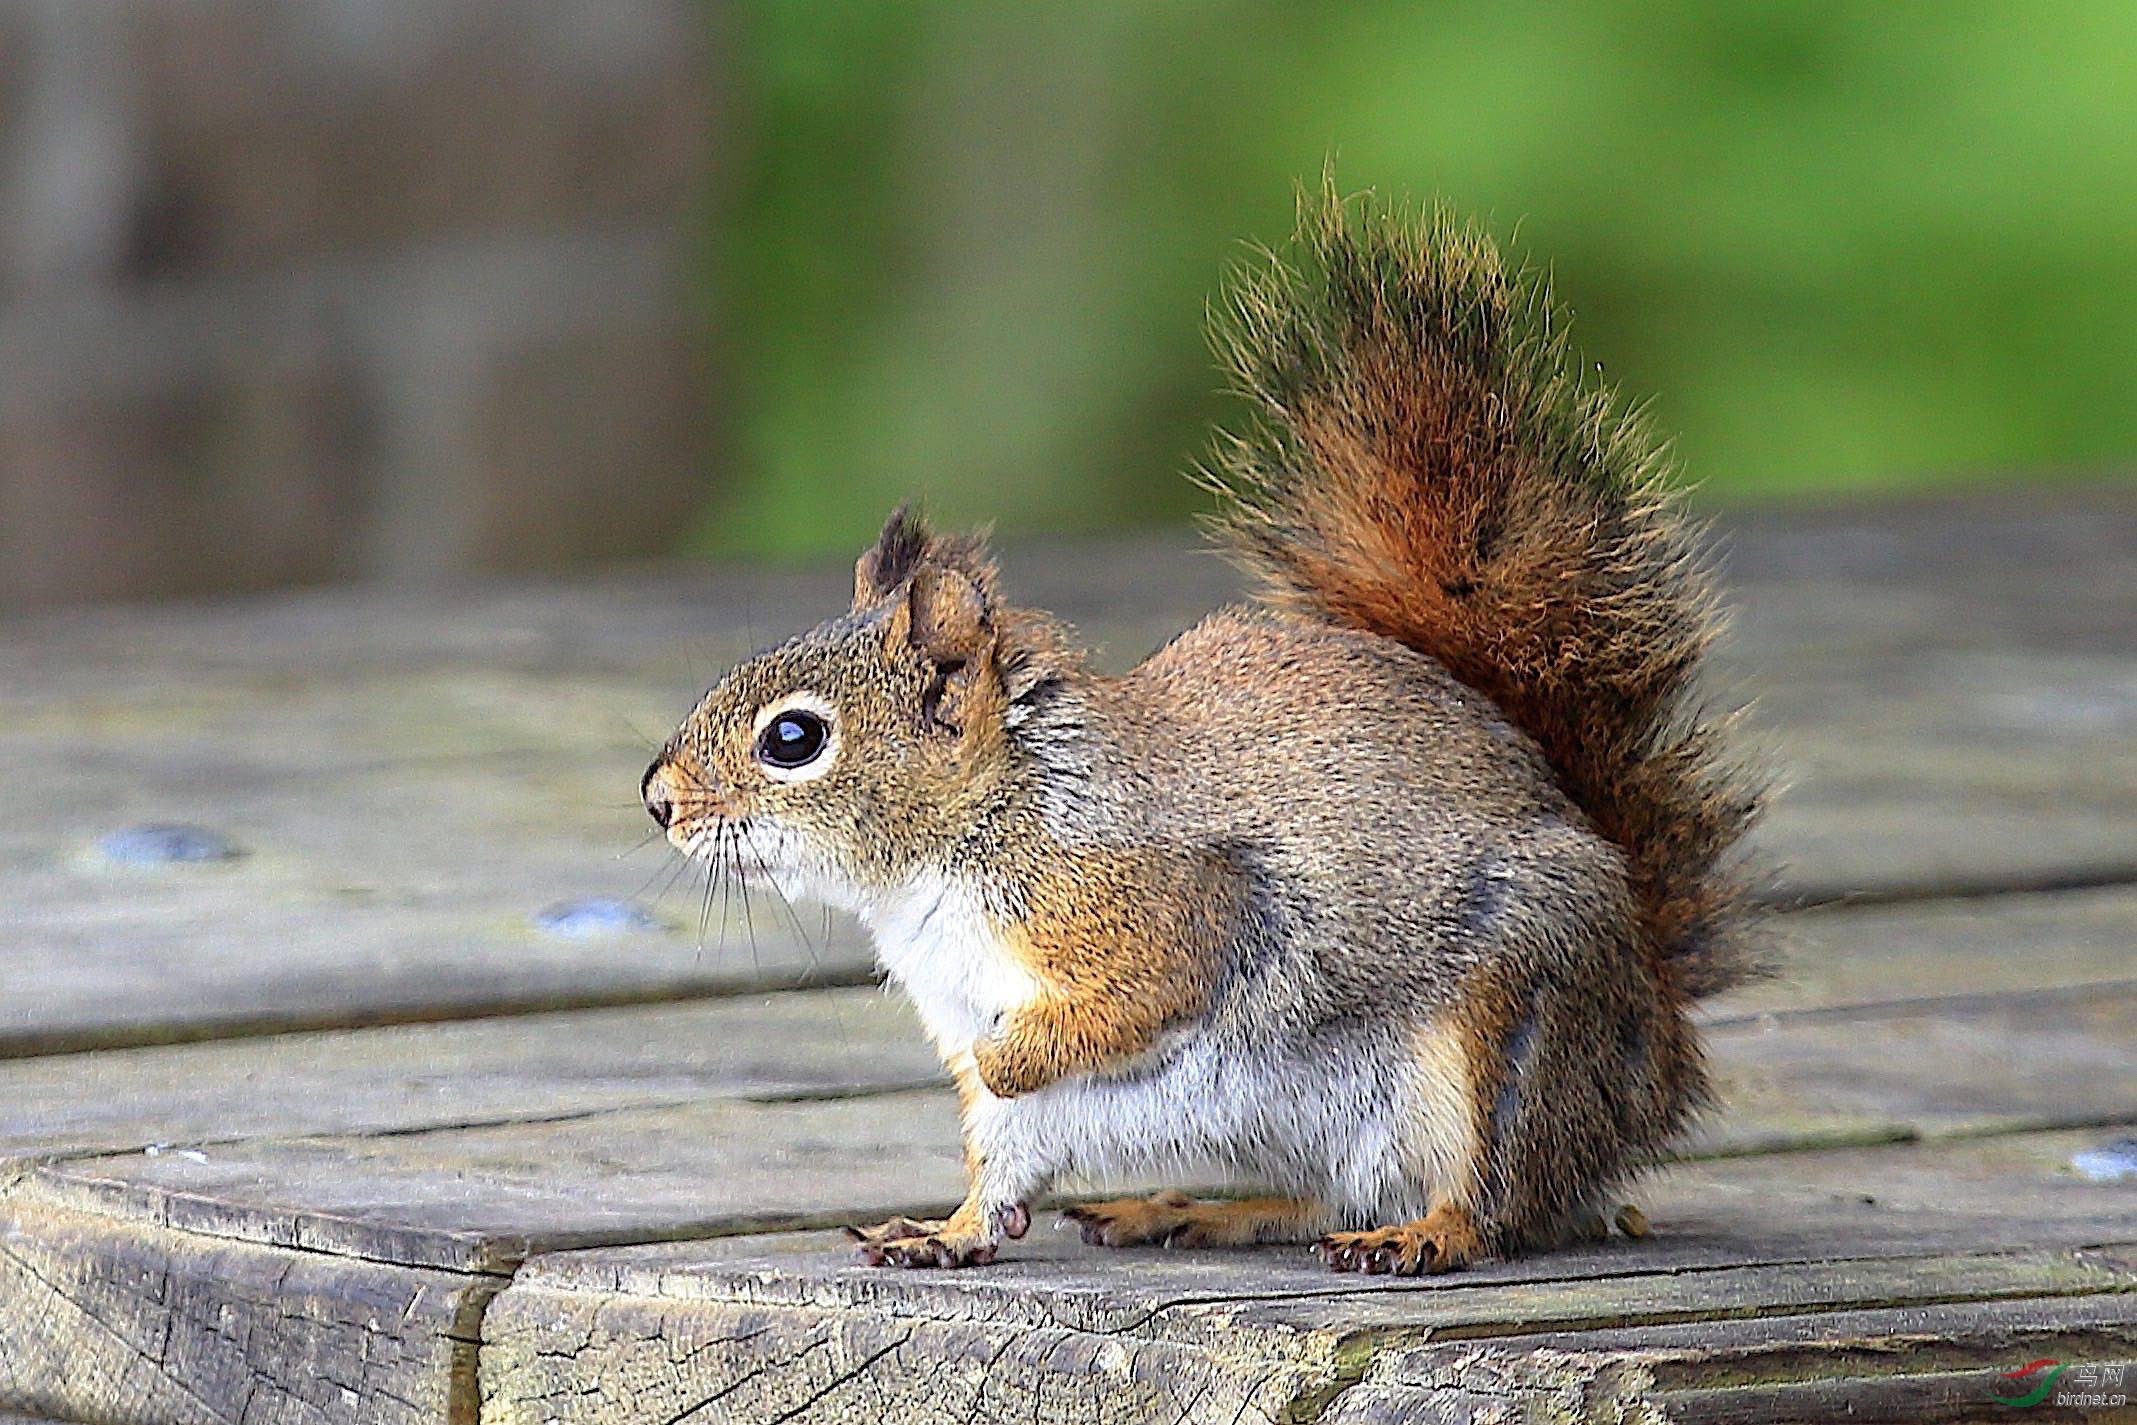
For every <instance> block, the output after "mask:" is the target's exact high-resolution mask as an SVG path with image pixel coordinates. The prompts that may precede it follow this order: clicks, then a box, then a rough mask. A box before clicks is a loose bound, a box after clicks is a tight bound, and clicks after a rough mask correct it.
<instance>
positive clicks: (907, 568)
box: [853, 504, 934, 612]
mask: <svg viewBox="0 0 2137 1425" xmlns="http://www.w3.org/2000/svg"><path fill="white" fill-rule="evenodd" d="M933 543H934V536H933V535H931V534H929V533H928V527H927V521H925V520H923V519H922V518H921V517H920V516H919V515H918V514H917V513H915V512H914V510H913V507H912V506H911V505H910V504H904V505H900V506H898V508H897V509H895V510H893V511H891V515H890V518H889V519H887V520H885V521H884V522H883V532H882V533H881V534H879V535H877V536H876V542H875V544H874V546H873V547H872V548H870V549H869V551H868V552H867V553H866V554H863V555H862V556H861V557H860V560H859V561H858V562H857V563H855V565H854V566H853V607H854V610H855V611H856V612H858V611H860V610H862V609H865V608H868V607H870V606H872V605H874V604H876V603H879V602H881V601H882V600H883V599H884V598H885V597H886V596H887V595H889V593H890V592H891V591H892V590H893V589H895V588H897V587H898V586H899V585H900V584H903V583H904V582H905V581H906V580H908V579H910V578H912V577H913V574H914V572H915V571H916V570H918V569H919V568H920V564H921V561H922V560H924V559H925V558H926V557H927V553H928V546H929V545H931V544H933Z"/></svg>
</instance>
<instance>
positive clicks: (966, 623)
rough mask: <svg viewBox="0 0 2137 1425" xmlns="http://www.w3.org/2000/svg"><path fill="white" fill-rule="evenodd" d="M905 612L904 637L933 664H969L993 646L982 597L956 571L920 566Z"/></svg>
mask: <svg viewBox="0 0 2137 1425" xmlns="http://www.w3.org/2000/svg"><path fill="white" fill-rule="evenodd" d="M906 609H907V624H906V637H907V638H909V639H910V640H911V641H912V645H913V647H915V648H917V649H919V650H920V651H921V652H922V653H923V654H925V655H927V657H928V658H930V659H932V660H933V661H935V662H937V663H943V664H954V663H971V662H973V661H974V660H976V659H978V658H979V657H980V656H981V655H982V654H984V653H986V651H987V649H988V647H989V646H990V645H992V644H993V642H994V618H993V615H992V614H990V613H989V612H988V609H987V598H986V595H985V594H984V593H983V592H982V591H981V590H980V587H979V586H978V585H977V584H975V583H973V582H972V581H971V580H970V579H969V578H967V577H965V575H964V574H963V573H962V572H961V571H959V570H956V569H951V568H948V567H945V566H943V565H940V564H923V565H921V566H920V569H919V572H917V573H916V574H914V575H913V582H912V587H911V590H910V591H909V592H908V594H907V595H906Z"/></svg>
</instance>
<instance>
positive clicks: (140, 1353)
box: [0, 1198, 501, 1425]
mask: <svg viewBox="0 0 2137 1425" xmlns="http://www.w3.org/2000/svg"><path fill="white" fill-rule="evenodd" d="M500 1284H501V1282H500V1280H499V1279H496V1278H486V1277H475V1276H467V1275H461V1274H454V1273H444V1272H426V1271H419V1270H411V1269H409V1268H406V1267H399V1266H388V1265H383V1264H380V1263H375V1262H364V1261H357V1260H352V1259H349V1258H342V1257H333V1256H327V1255H323V1254H317V1253H304V1252H291V1251H280V1250H276V1249H272V1248H266V1247H261V1246H257V1245H254V1244H251V1243H245V1242H238V1241H234V1240H230V1239H227V1238H218V1237H212V1236H203V1235H198V1234H194V1233H188V1232H176V1231H171V1230H169V1229H166V1228H163V1227H160V1226H157V1225H156V1224H153V1223H148V1222H140V1221H125V1220H120V1219H113V1218H108V1217H98V1216H92V1215H84V1214H78V1213H70V1212H66V1211H64V1210H60V1209H55V1208H52V1207H50V1206H45V1205H39V1204H35V1203H29V1202H24V1201H21V1200H19V1199H14V1198H7V1199H0V1405H4V1406H7V1407H11V1408H15V1409H22V1410H30V1411H37V1412H44V1413H48V1414H53V1415H59V1416H64V1417H69V1418H74V1419H80V1420H88V1421H95V1422H97V1425H227V1422H230V1421H234V1420H244V1421H246V1422H248V1425H250V1423H251V1422H258V1425H281V1423H282V1422H289V1425H297V1422H306V1425H317V1422H319V1421H322V1420H331V1421H351V1422H355V1421H363V1422H378V1425H401V1422H405V1423H406V1425H440V1422H444V1421H449V1420H467V1419H469V1418H471V1416H472V1413H473V1385H474V1366H475V1361H474V1344H475V1341H476V1339H477V1329H478V1323H479V1321H480V1317H481V1311H482V1308H483V1306H484V1305H485V1304H486V1303H487V1301H488V1300H489V1298H490V1296H491V1295H492V1294H493V1293H494V1292H495V1290H496V1289H497V1287H498V1286H499V1285H500Z"/></svg>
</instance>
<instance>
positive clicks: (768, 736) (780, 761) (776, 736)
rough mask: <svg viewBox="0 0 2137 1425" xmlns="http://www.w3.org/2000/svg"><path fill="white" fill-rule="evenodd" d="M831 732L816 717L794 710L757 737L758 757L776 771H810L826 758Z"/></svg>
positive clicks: (779, 716)
mask: <svg viewBox="0 0 2137 1425" xmlns="http://www.w3.org/2000/svg"><path fill="white" fill-rule="evenodd" d="M830 740H831V729H830V728H828V727H826V726H825V725H824V720H823V719H822V718H820V717H818V716H817V715H816V714H815V713H813V712H809V711H807V710H805V709H802V708H793V709H791V710H789V711H787V712H783V713H781V714H779V715H778V716H777V717H775V718H773V719H772V720H771V721H770V722H768V723H766V724H765V725H764V731H762V732H760V733H758V734H757V756H758V758H759V759H760V760H762V761H764V762H766V763H768V764H770V765H771V766H774V767H784V768H788V769H792V768H795V767H806V766H808V765H809V764H810V763H811V762H814V761H815V760H816V759H817V758H819V757H821V756H823V754H824V746H825V744H827V743H828V742H830Z"/></svg>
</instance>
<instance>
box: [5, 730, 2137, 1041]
mask: <svg viewBox="0 0 2137 1425" xmlns="http://www.w3.org/2000/svg"><path fill="white" fill-rule="evenodd" d="M561 720H562V721H566V722H569V721H571V719H570V718H569V717H564V718H562V719H561ZM1938 735H1941V734H1938ZM1922 737H1923V743H1922V745H1924V746H1933V747H1942V746H1948V745H1950V744H1949V743H1939V742H1937V741H1936V737H1935V736H1933V735H1932V733H1930V732H1925V733H1923V734H1922ZM2122 740H2123V742H2124V743H2125V744H2126V745H2128V746H2132V747H2137V738H2128V737H2125V738H2123V739H2122ZM4 741H5V739H4V737H0V743H4ZM1840 741H1842V742H1844V741H1845V739H1840ZM1862 741H1863V745H1862V746H1861V747H1859V748H1856V749H1855V750H1854V751H1852V752H1850V753H1849V754H1848V755H1849V756H1852V757H1855V758H1856V759H1858V762H1859V763H1860V764H1861V768H1862V772H1861V776H1862V778H1865V779H1867V778H1870V777H1872V776H1873V775H1874V777H1875V778H1876V779H1879V785H1878V786H1877V787H1875V788H1873V789H1872V790H1871V791H1868V792H1865V794H1864V799H1855V798H1854V794H1853V793H1852V792H1847V791H1845V790H1844V788H1845V787H1846V786H1847V785H1849V779H1850V778H1852V777H1854V776H1855V774H1853V773H1849V774H1847V775H1845V776H1841V775H1838V774H1836V776H1835V778H1834V779H1833V780H1832V781H1831V783H1830V785H1831V786H1832V787H1834V788H1841V789H1843V790H1837V791H1834V792H1832V793H1831V794H1830V795H1829V794H1828V793H1827V792H1825V791H1821V790H1820V789H1819V788H1818V787H1817V786H1815V785H1808V786H1805V787H1802V788H1799V789H1798V793H1797V796H1796V799H1795V800H1794V801H1792V802H1784V803H1783V805H1782V808H1781V809H1780V811H1778V812H1777V814H1776V819H1775V826H1776V842H1775V845H1776V849H1777V850H1778V851H1779V852H1780V853H1781V854H1783V855H1788V856H1792V857H1793V859H1794V861H1795V863H1796V872H1795V874H1796V881H1795V884H1796V886H1797V889H1798V890H1799V891H1808V892H1809V893H1811V894H1814V895H1834V894H1840V893H1842V892H1845V891H1847V890H1848V889H1850V888H1858V889H1859V888H1868V889H1872V890H1882V891H1887V892H1889V891H1892V890H1895V889H1898V888H1902V887H1905V886H1907V885H1910V884H1913V885H1920V886H1952V885H1960V886H1965V885H1973V884H1981V883H1985V882H1986V883H1996V882H1999V881H2001V882H2014V881H2015V882H2019V883H2023V882H2025V881H2027V880H2028V879H2029V878H2030V879H2041V878H2047V879H2051V880H2052V879H2056V878H2059V877H2060V878H2070V877H2076V878H2078V879H2084V878H2087V877H2112V876H2114V875H2117V874H2119V871H2118V868H2121V867H2123V866H2124V863H2125V862H2128V863H2130V864H2133V865H2137V766H2133V767H2132V768H2131V769H2130V771H2129V775H2128V777H2127V779H2126V781H2127V784H2126V785H2125V784H2124V782H2123V781H2118V780H2117V778H2118V777H2120V776H2121V775H2122V774H2120V773H2115V772H2114V771H2113V770H2112V766H2111V761H2110V759H2109V758H2108V757H2107V755H2106V754H2105V753H2104V752H2102V751H2101V750H2100V748H2098V747H2097V746H2094V745H2093V743H2092V742H2091V741H2088V742H2087V743H2085V744H2084V745H2083V746H2074V747H2071V748H2067V749H2065V754H2067V757H2068V760H2069V766H2068V768H2067V769H2066V770H2064V771H2062V772H2058V773H2055V774H2054V775H2055V776H2060V777H2062V778H2063V780H2064V781H2066V782H2070V783H2072V785H2071V786H2069V787H2066V788H2063V789H2061V790H2060V791H2057V790H2055V789H2054V788H2052V787H2050V789H2049V790H2044V791H2037V792H2036V791H2027V790H2025V786H2024V785H2020V786H2018V787H2016V788H2015V789H2014V788H1999V787H1997V786H1992V785H1988V784H1986V782H1984V780H1983V779H1984V778H1985V777H1986V776H1987V774H1985V773H1981V774H1977V773H1975V772H1972V771H1968V770H1967V767H1968V766H1970V765H1972V764H1974V763H1978V764H1981V765H1985V766H1993V765H1996V764H1997V763H1998V762H1999V760H2000V759H2002V757H2003V754H2002V753H2000V752H1993V753H1992V752H1990V751H1983V750H1981V749H1979V748H1976V749H1974V752H1973V756H1972V757H1971V758H1969V757H1968V756H1966V755H1964V754H1966V753H1967V751H1968V748H1967V745H1966V744H1965V743H1964V742H1963V741H1962V742H1961V743H1960V744H1958V751H1957V752H1956V753H1950V754H1947V753H1944V752H1939V753H1937V754H1936V756H1938V757H1939V758H1945V759H1947V760H1949V761H1951V762H1952V763H1953V766H1951V767H1945V768H1939V769H1922V768H1920V767H1919V766H1918V765H1917V764H1919V763H1920V762H1921V761H1922V758H1923V756H1925V755H1927V754H1917V753H1915V752H1911V751H1909V750H1908V747H1907V746H1906V745H1902V744H1900V743H1891V744H1885V743H1879V742H1877V741H1876V740H1875V739H1874V738H1867V737H1866V738H1864V739H1862ZM248 755H249V754H248ZM636 757H637V754H635V753H633V754H631V755H630V756H629V757H624V756H621V755H620V754H613V753H588V752H572V753H570V754H568V755H567V754H566V753H563V752H558V753H555V754H554V755H545V754H540V753H533V754H528V755H526V756H523V757H519V758H515V759H506V760H503V761H467V762H455V761H448V762H445V763H442V764H438V765H433V766H426V767H424V768H422V769H420V770H419V771H418V770H414V769H410V768H407V767H399V768H392V769H382V768H372V769H370V770H367V771H363V772H360V773H351V774H347V775H346V776H340V777H326V778H323V779H314V780H306V779H303V778H299V777H294V776H283V775H281V774H275V775H269V776H266V777H264V779H262V780H259V781H256V782H251V783H246V782H243V781H242V780H233V779H232V778H231V777H229V776H225V775H223V774H221V773H216V774H213V775H210V774H208V773H204V772H198V769H196V771H195V772H182V771H177V770H167V771H165V772H159V773H157V774H156V775H154V776H148V775H146V774H145V773H143V772H142V769H141V768H140V767H138V766H129V765H128V764H127V762H126V759H124V758H121V757H116V756H114V757H113V758H112V759H111V761H110V762H109V764H108V765H105V764H98V763H93V759H92V764H93V765H98V766H103V770H101V771H98V772H95V773H94V774H90V773H88V772H83V773H81V774H80V775H79V776H76V775H75V774H71V773H69V774H63V773H62V772H60V771H57V770H54V769H53V768H52V767H49V766H45V767H40V768H29V769H25V768H22V767H20V766H19V765H17V766H14V767H8V766H6V765H5V764H6V761H7V759H6V757H5V756H4V755H0V771H7V772H10V773H11V774H13V775H14V777H15V779H16V780H17V781H18V782H20V783H23V784H26V785H28V786H29V787H30V788H32V789H33V790H34V791H36V793H37V795H36V796H35V797H34V799H33V800H32V801H31V802H30V803H29V805H31V806H33V807H35V808H42V809H43V810H35V811H31V812H28V813H26V814H25V815H23V816H18V817H15V818H13V819H12V821H13V825H12V826H11V827H10V829H8V830H7V831H6V832H5V833H0V843H6V845H0V862H8V860H9V858H10V857H11V858H12V861H11V862H10V863H9V864H6V865H5V866H4V869H5V871H6V874H7V875H8V878H9V881H10V886H11V890H12V891H13V892H14V894H12V895H11V896H10V897H9V898H8V900H7V901H6V903H5V904H4V905H0V957H4V961H5V963H6V965H7V969H8V977H9V984H10V991H11V992H10V994H9V996H8V998H7V1001H6V1003H5V1004H0V1054H7V1053H18V1054H19V1053H31V1052H54V1051H59V1050H65V1049H72V1048H81V1047H94V1046H98V1045H102V1044H115V1043H143V1042H160V1041H168V1040H174V1039H184V1038H188V1037H206V1036H212V1035H226V1034H233V1033H242V1032H260V1031H263V1030H273V1029H290V1028H303V1027H333V1026H337V1025H346V1024H362V1023H375V1022H390V1021H396V1020H419V1019H424V1018H438V1017H447V1016H467V1015H474V1014H484V1013H503V1012H526V1011H529V1010H537V1009H542V1008H551V1007H560V1006H568V1005H573V1004H602V1003H629V1002H644V1001H650V1000H661V999H671V998H677V997H681V996H686V995H693V994H705V993H717V992H720V991H722V990H731V989H736V988H746V987H751V986H756V985H763V984H767V983H792V982H796V981H799V980H806V979H809V978H812V977H813V978H815V979H817V980H819V981H828V982H833V983H837V982H851V981H852V980H854V979H855V978H857V977H859V976H861V975H863V974H865V972H866V967H867V963H868V955H867V950H866V947H865V945H864V944H863V943H862V938H861V936H860V935H859V933H858V932H857V930H856V929H855V928H854V927H852V926H851V924H850V923H848V922H846V921H844V920H843V919H838V918H835V919H833V920H832V921H830V922H829V923H828V925H827V923H826V922H825V921H823V920H822V919H821V918H820V917H819V916H818V914H817V913H816V912H815V911H814V910H813V909H812V908H809V907H802V908H801V910H800V912H799V915H798V916H795V917H790V916H789V913H788V911H787V909H786V908H785V907H783V906H779V905H776V904H768V903H766V901H765V899H764V898H763V897H758V898H756V901H755V903H754V904H752V905H750V906H749V907H747V909H748V910H749V912H750V914H749V916H748V921H749V925H745V923H744V915H743V911H744V909H745V908H744V907H743V906H742V905H741V904H740V903H739V902H732V904H731V906H730V907H729V909H728V910H726V911H724V912H723V911H714V912H713V913H711V914H710V915H709V917H707V918H706V919H705V920H704V921H702V922H701V920H700V916H701V913H702V912H703V904H702V900H701V896H700V892H701V888H702V879H701V875H700V874H698V873H693V872H690V871H688V870H685V869H683V868H681V867H680V865H679V864H678V863H675V862H673V861H672V859H671V858H670V854H669V853H668V852H667V850H666V849H665V848H664V847H661V846H658V845H655V846H650V847H646V848H644V849H643V850H642V851H640V852H638V853H637V854H635V855H631V856H628V857H626V858H625V859H622V860H619V859H618V857H619V855H620V854H621V853H624V852H628V851H629V850H630V849H631V847H632V846H634V845H635V844H637V843H638V842H639V841H640V840H641V839H642V831H641V830H640V821H641V819H642V815H641V814H640V813H638V812H636V811H634V810H632V809H631V808H630V807H629V805H628V802H629V800H630V795H631V792H632V789H633V788H634V786H635V778H636V775H637V770H638V768H637V763H636ZM2124 760H2125V761H2129V760H2131V759H2129V758H2128V757H2127V756H2126V757H2125V759H2124ZM1895 769H1897V770H1895ZM2088 769H2089V772H2090V774H2091V775H2090V779H2089V781H2088V780H2087V776H2088ZM1917 772H1919V774H1920V775H1919V776H1917V775H1916V773H1917ZM136 774H140V775H136ZM196 774H197V775H196ZM2027 775H2028V776H2029V777H2031V778H2032V779H2033V781H2034V782H2036V783H2040V784H2043V785H2044V786H2045V785H2047V784H2049V783H2051V782H2052V780H2053V779H2052V777H2051V775H2050V771H2049V770H2045V769H2042V770H2037V771H2035V772H2031V773H2028V774H2027ZM1969 778H1972V779H1973V780H1972V781H1971V782H1969V781H1968V779H1969ZM1910 779H1911V780H1910ZM2081 782H2082V783H2084V785H2082V786H2081V785H2078V784H2079V783H2081ZM2051 795H2052V802H2053V804H2052V805H2050V804H2044V800H2043V799H2044V798H2049V797H2051ZM155 820H194V821H199V820H207V821H209V822H211V823H213V824H214V825H215V826H216V827H217V829H219V830H221V831H223V832H224V833H225V834H227V835H229V836H230V837H231V838H233V840H234V841H235V842H236V843H237V844H238V845H239V846H241V847H243V848H245V849H246V850H247V851H248V853H249V854H247V855H246V856H245V857H244V858H243V859H240V860H238V861H235V862H232V863H229V864H219V865H197V866H180V867H170V868H165V869H161V870H140V869H127V868H119V867H113V866H110V865H106V864H102V863H100V862H99V860H98V859H97V857H96V856H95V855H94V854H93V852H92V851H91V850H90V849H89V847H90V845H91V843H92V841H93V838H94V836H95V835H96V834H98V833H99V832H101V831H102V830H104V829H107V828H109V827H111V826H115V825H124V824H130V823H135V822H141V821H155ZM7 845H12V847H13V850H12V851H9V850H7V849H6V846H7ZM671 872H680V874H679V875H676V876H675V877H674V884H675V885H676V887H677V889H676V890H675V892H674V893H673V894H672V895H671V896H669V897H668V899H667V900H666V901H665V902H664V903H663V904H662V905H661V906H660V907H658V909H659V910H660V912H661V915H662V917H663V919H664V921H665V923H664V924H663V925H660V926H658V927H655V928H649V929H647V930H644V931H637V932H632V931H625V932H622V933H619V934H617V935H615V936H613V937H608V938H599V937H597V938H594V939H590V940H579V939H569V938H560V937H557V936H553V935H545V934H543V933H541V932H539V931H538V930H537V929H536V928H535V926H534V922H533V920H532V917H534V916H535V915H536V913H537V912H539V911H541V910H542V909H543V908H545V907H547V906H550V905H552V904H554V903H557V902H559V901H565V900H570V899H574V898H593V897H601V898H616V899H630V898H632V897H634V896H637V895H638V894H639V893H640V892H642V891H648V892H649V891H651V890H657V889H658V888H659V887H660V886H661V884H662V883H664V882H666V881H668V880H669V879H670V874H671ZM646 898H648V899H650V898H651V896H650V895H648V896H647V897H646ZM730 899H731V900H732V898H730ZM701 924H703V926H704V929H703V930H701V929H700V925H701ZM752 926H753V927H754V928H753V930H752V928H751V927H752ZM701 944H702V946H703V947H704V948H703V949H702V950H701V949H700V946H701Z"/></svg>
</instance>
